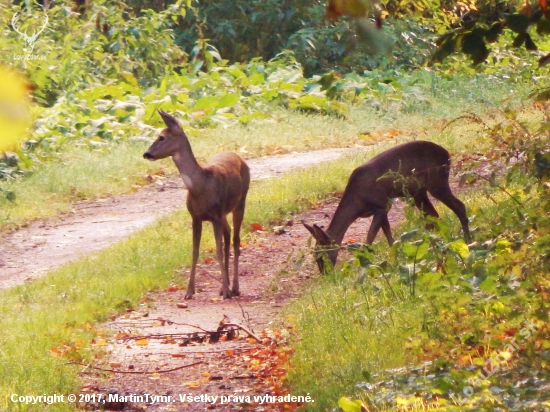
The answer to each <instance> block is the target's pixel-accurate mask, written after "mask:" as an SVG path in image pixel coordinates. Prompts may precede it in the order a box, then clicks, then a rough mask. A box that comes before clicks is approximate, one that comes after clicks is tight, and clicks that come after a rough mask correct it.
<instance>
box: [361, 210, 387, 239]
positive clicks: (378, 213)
mask: <svg viewBox="0 0 550 412" xmlns="http://www.w3.org/2000/svg"><path fill="white" fill-rule="evenodd" d="M380 228H382V230H383V231H384V235H386V239H387V240H388V243H389V244H390V246H391V245H393V238H392V235H391V229H390V222H389V220H388V212H387V211H386V210H384V209H377V210H375V211H374V214H373V217H372V223H371V224H370V228H369V233H368V234H367V245H372V242H374V239H375V238H376V235H377V234H378V231H379V230H380Z"/></svg>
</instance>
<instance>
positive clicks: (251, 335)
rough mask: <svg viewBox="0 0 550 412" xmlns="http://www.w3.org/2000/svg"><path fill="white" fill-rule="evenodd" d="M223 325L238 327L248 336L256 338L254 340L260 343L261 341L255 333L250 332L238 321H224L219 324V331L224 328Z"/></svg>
mask: <svg viewBox="0 0 550 412" xmlns="http://www.w3.org/2000/svg"><path fill="white" fill-rule="evenodd" d="M225 327H233V328H239V329H241V330H242V331H244V332H246V333H248V336H250V337H251V338H253V339H256V342H258V343H262V341H261V339H260V338H258V337H257V336H256V335H254V334H253V333H252V332H250V331H249V330H248V329H247V328H245V327H244V326H242V325H239V324H238V323H224V324H223V325H221V326H220V327H219V328H218V331H220V329H223V328H225Z"/></svg>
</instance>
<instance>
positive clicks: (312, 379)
mask: <svg viewBox="0 0 550 412" xmlns="http://www.w3.org/2000/svg"><path fill="white" fill-rule="evenodd" d="M316 283H317V284H316V285H315V287H313V288H312V289H311V290H310V291H308V292H306V293H305V294H304V295H303V296H302V297H301V298H300V299H299V301H298V302H296V303H294V304H293V305H292V306H291V307H290V308H289V309H288V315H287V317H286V320H287V321H289V322H291V323H292V324H294V325H295V327H296V333H297V337H296V339H294V340H292V341H291V343H292V346H293V347H294V348H295V349H296V352H295V354H294V355H293V357H292V360H291V362H290V371H289V374H288V380H289V384H290V387H291V388H292V393H295V394H306V393H309V395H310V396H311V397H312V398H313V399H315V403H312V404H309V405H308V408H307V410H316V411H326V410H331V409H332V408H334V406H335V405H336V403H337V401H338V399H339V398H340V397H341V396H344V395H347V396H352V395H354V394H355V390H354V386H355V385H356V384H357V383H359V382H368V381H369V380H370V378H369V377H370V376H372V375H374V374H377V373H379V372H382V371H384V370H387V369H390V368H397V367H401V366H403V365H405V364H406V362H407V360H408V356H407V352H406V350H405V348H404V343H405V342H406V338H407V337H408V336H409V335H410V334H411V331H417V330H420V329H421V328H422V316H421V313H422V312H421V311H420V310H419V308H418V307H416V306H415V305H414V303H413V302H401V301H397V302H396V301H395V299H394V297H393V295H392V294H390V293H389V292H388V290H387V289H383V290H381V291H380V290H376V289H375V288H372V287H369V286H368V282H365V283H366V284H362V285H361V284H356V283H355V279H350V278H344V279H338V280H336V279H334V278H332V279H330V278H319V279H316Z"/></svg>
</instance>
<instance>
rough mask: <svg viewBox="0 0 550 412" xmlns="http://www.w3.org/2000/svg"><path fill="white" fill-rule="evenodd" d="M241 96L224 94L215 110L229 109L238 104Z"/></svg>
mask: <svg viewBox="0 0 550 412" xmlns="http://www.w3.org/2000/svg"><path fill="white" fill-rule="evenodd" d="M240 98H241V96H240V95H239V94H238V93H231V94H226V95H225V96H222V97H221V98H220V100H219V102H218V105H217V108H218V109H222V108H224V107H231V106H234V105H235V104H237V103H238V102H239V99H240Z"/></svg>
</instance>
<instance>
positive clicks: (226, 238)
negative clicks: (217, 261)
mask: <svg viewBox="0 0 550 412" xmlns="http://www.w3.org/2000/svg"><path fill="white" fill-rule="evenodd" d="M222 230H223V242H222V243H223V265H224V267H225V276H226V278H227V285H228V287H229V286H231V284H230V283H229V247H230V245H231V243H230V242H231V227H230V226H229V223H227V216H224V217H223V218H222ZM220 295H223V288H222V289H221V290H220Z"/></svg>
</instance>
